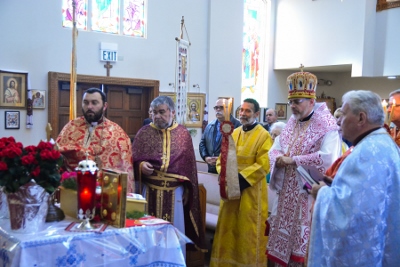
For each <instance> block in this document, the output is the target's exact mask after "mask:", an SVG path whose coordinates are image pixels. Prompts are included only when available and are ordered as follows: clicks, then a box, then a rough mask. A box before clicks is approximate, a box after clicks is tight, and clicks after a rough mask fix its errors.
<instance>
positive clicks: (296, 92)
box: [267, 71, 341, 266]
mask: <svg viewBox="0 0 400 267" xmlns="http://www.w3.org/2000/svg"><path fill="white" fill-rule="evenodd" d="M286 83H287V85H288V87H289V96H288V99H289V102H288V104H289V106H290V108H291V110H292V113H293V115H292V116H291V118H290V119H289V121H288V122H287V124H286V127H285V128H284V129H283V131H282V133H281V134H280V135H279V137H278V138H276V139H275V142H274V145H273V146H272V148H271V150H270V152H269V157H270V161H271V179H270V188H271V189H272V190H274V191H276V193H277V195H278V200H277V201H275V202H274V204H273V207H272V208H271V211H272V212H271V216H270V217H269V218H268V223H269V224H268V225H269V227H270V228H269V229H268V227H267V232H268V230H269V240H268V246H267V256H268V260H270V261H272V262H275V263H277V264H279V265H282V266H287V265H289V266H300V265H301V264H303V263H304V262H305V253H306V250H307V243H308V239H309V232H310V224H311V213H310V209H311V205H312V201H313V200H312V197H311V196H310V195H309V192H308V189H307V188H305V187H304V185H305V180H304V179H303V178H302V176H301V175H300V174H299V172H298V171H297V170H296V169H297V167H298V166H300V165H304V166H314V167H316V168H317V169H318V170H319V171H320V172H321V173H324V172H325V171H326V170H327V169H328V167H329V166H330V165H331V164H332V163H333V162H334V161H335V160H336V159H337V158H338V157H339V156H340V151H341V138H340V136H339V133H338V126H337V125H336V120H335V118H334V117H333V116H332V114H331V113H330V111H329V109H328V108H327V106H326V104H325V103H316V86H317V77H316V76H315V75H314V74H312V73H309V72H303V71H301V72H297V73H294V74H292V75H290V76H289V77H288V78H287V81H286Z"/></svg>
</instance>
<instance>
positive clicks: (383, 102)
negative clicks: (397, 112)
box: [382, 99, 388, 124]
mask: <svg viewBox="0 0 400 267" xmlns="http://www.w3.org/2000/svg"><path fill="white" fill-rule="evenodd" d="M382 108H383V113H384V114H385V123H386V124H388V116H387V102H386V100H385V99H383V101H382Z"/></svg>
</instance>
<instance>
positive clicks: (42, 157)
mask: <svg viewBox="0 0 400 267" xmlns="http://www.w3.org/2000/svg"><path fill="white" fill-rule="evenodd" d="M61 165H62V156H61V153H60V152H59V151H58V150H56V149H55V148H54V145H53V144H52V143H50V142H43V141H41V142H40V143H39V144H38V145H37V146H26V147H23V145H22V143H20V142H16V141H15V139H14V137H3V138H0V186H3V189H4V190H5V192H7V193H14V192H16V191H18V189H19V188H20V186H22V185H25V184H27V183H29V182H30V181H31V180H32V179H33V180H34V181H35V182H36V184H38V185H40V186H41V187H43V188H44V189H45V190H46V191H47V192H48V193H49V194H52V193H53V192H54V191H55V190H56V189H57V187H58V186H59V185H60V176H61V175H60V166H61Z"/></svg>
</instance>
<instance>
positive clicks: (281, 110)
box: [275, 103, 287, 120]
mask: <svg viewBox="0 0 400 267" xmlns="http://www.w3.org/2000/svg"><path fill="white" fill-rule="evenodd" d="M275 110H276V114H277V115H278V120H279V119H281V120H286V118H287V104H286V103H276V104H275Z"/></svg>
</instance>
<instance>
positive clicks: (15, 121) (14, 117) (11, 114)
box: [4, 111, 20, 130]
mask: <svg viewBox="0 0 400 267" xmlns="http://www.w3.org/2000/svg"><path fill="white" fill-rule="evenodd" d="M19 125H20V116H19V111H5V112H4V128H5V129H7V130H8V129H19Z"/></svg>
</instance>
